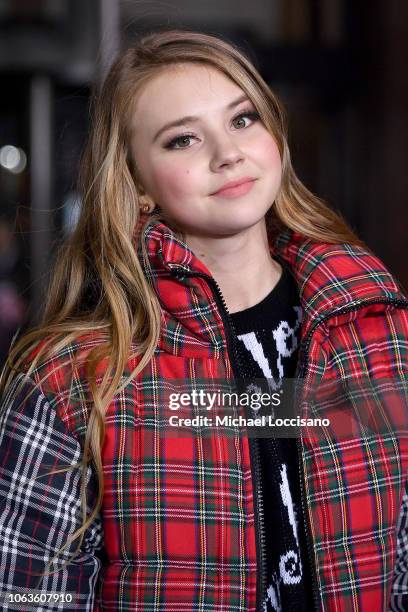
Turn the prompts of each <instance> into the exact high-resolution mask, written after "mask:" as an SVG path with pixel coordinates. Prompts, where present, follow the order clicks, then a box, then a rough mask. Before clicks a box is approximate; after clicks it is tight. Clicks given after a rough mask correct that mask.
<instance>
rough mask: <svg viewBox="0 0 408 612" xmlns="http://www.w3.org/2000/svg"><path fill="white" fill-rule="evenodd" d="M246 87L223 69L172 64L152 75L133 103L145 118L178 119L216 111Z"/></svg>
mask: <svg viewBox="0 0 408 612" xmlns="http://www.w3.org/2000/svg"><path fill="white" fill-rule="evenodd" d="M242 93H243V90H242V89H241V88H240V87H239V85H237V84H236V83H235V82H234V81H233V80H232V79H230V78H229V77H228V76H227V75H225V74H224V73H223V72H221V71H220V70H218V69H217V68H214V67H212V66H209V65H204V64H198V63H196V64H194V63H185V64H177V65H175V66H169V67H166V68H164V69H163V70H161V71H160V72H159V73H158V74H156V75H154V76H153V77H151V78H150V79H149V80H148V81H147V83H145V85H144V86H143V87H142V89H141V91H140V92H139V94H138V96H137V98H136V100H135V104H134V116H136V117H137V118H138V119H139V120H140V117H141V116H143V122H148V123H149V122H150V121H151V120H154V121H155V122H156V120H159V119H166V120H171V119H177V118H178V117H182V116H184V115H186V116H187V115H200V114H201V113H204V112H211V111H216V110H217V109H221V108H223V107H224V106H225V105H226V104H228V103H229V102H231V101H232V100H234V99H235V98H237V96H239V95H240V94H241V95H242Z"/></svg>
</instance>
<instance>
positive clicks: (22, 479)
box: [0, 375, 103, 612]
mask: <svg viewBox="0 0 408 612" xmlns="http://www.w3.org/2000/svg"><path fill="white" fill-rule="evenodd" d="M21 380H22V375H20V376H19V377H17V378H16V379H15V381H14V382H13V384H12V386H11V387H10V389H9V390H8V392H7V394H6V395H5V397H3V398H2V402H1V405H0V597H1V601H0V609H2V610H10V611H11V610H13V611H14V610H24V611H29V610H35V611H37V612H38V611H43V610H44V611H45V610H46V611H47V612H48V611H49V610H64V611H66V610H77V611H91V610H93V609H94V603H95V598H96V590H97V582H98V576H99V571H100V567H101V561H100V559H99V558H98V556H97V551H99V550H101V548H102V547H103V530H102V523H101V519H100V515H98V517H97V518H96V520H95V521H94V522H93V523H92V525H90V527H89V528H88V529H87V531H86V532H85V536H84V539H83V541H82V545H81V549H80V552H79V553H78V555H77V556H76V557H75V559H74V561H73V562H70V563H69V564H68V565H65V567H63V568H62V569H61V566H62V565H63V564H64V562H66V560H67V559H68V558H69V557H70V556H71V555H72V553H73V552H74V551H75V550H76V548H77V546H78V540H75V541H74V542H73V543H71V544H70V545H69V546H68V547H67V548H66V549H65V550H64V551H63V552H62V553H61V554H60V555H59V557H58V560H57V561H55V562H54V563H53V565H52V566H51V568H49V570H48V571H53V572H54V573H52V574H50V575H48V576H45V577H44V578H42V579H41V582H40V583H39V580H40V577H39V575H38V576H37V575H35V574H36V573H37V574H40V573H41V572H43V571H44V570H45V569H46V565H47V562H48V561H49V560H50V559H51V558H52V557H53V556H54V555H55V554H56V552H57V551H58V549H59V548H60V547H61V546H63V544H65V542H66V541H67V538H68V536H69V535H71V534H73V533H74V532H75V531H76V530H77V529H78V528H79V527H80V526H81V524H82V512H81V498H80V485H81V469H80V468H79V467H78V468H74V469H72V470H69V471H65V472H61V473H59V474H53V475H48V476H47V475H46V474H47V473H48V472H50V471H51V470H55V469H58V468H61V467H64V466H68V465H74V464H75V463H77V462H78V461H79V460H80V457H81V452H82V451H81V446H80V444H79V441H78V440H77V438H76V437H75V436H74V435H73V434H72V433H71V432H70V431H69V430H68V429H67V426H66V425H65V423H64V422H63V421H62V419H61V418H60V417H59V415H58V414H57V412H56V410H55V409H54V408H52V407H51V405H50V402H49V401H48V399H47V397H46V396H44V394H43V393H42V392H41V391H40V390H38V389H37V388H35V385H34V383H33V381H31V380H30V379H27V380H26V381H25V382H24V386H23V388H22V389H21V390H18V388H17V386H18V385H19V384H20V382H21ZM33 389H35V390H34V391H33ZM31 391H33V393H32V394H31V396H30V397H29V398H28V399H25V398H26V397H27V395H28V394H29V393H30V392H31ZM39 476H40V478H38V477H39ZM94 483H95V475H94V474H93V473H92V469H91V467H90V466H88V473H87V493H88V495H90V498H91V494H92V492H94V486H95V484H94ZM89 510H90V508H89V507H88V512H89ZM58 569H59V571H54V570H58ZM34 589H38V590H35V591H34ZM40 594H41V597H40ZM50 594H51V595H50ZM67 594H71V595H68V600H69V599H70V598H71V597H72V601H67V598H66V595H67ZM22 596H23V597H22ZM11 597H12V598H13V599H14V603H7V601H9V600H10V598H11ZM34 597H37V599H36V600H35V599H33V598H34ZM44 599H46V600H48V601H46V602H44Z"/></svg>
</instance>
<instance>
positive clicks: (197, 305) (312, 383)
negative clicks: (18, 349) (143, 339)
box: [0, 221, 408, 612]
mask: <svg viewBox="0 0 408 612" xmlns="http://www.w3.org/2000/svg"><path fill="white" fill-rule="evenodd" d="M141 239H142V240H144V242H145V244H146V248H147V253H148V259H147V260H144V259H143V256H142V254H141V251H139V255H140V258H141V260H142V263H143V266H144V269H145V272H146V275H147V277H148V278H149V280H150V282H151V284H152V286H153V287H154V290H155V291H156V293H157V295H158V297H159V299H160V303H161V306H162V323H163V328H162V334H161V338H160V342H159V345H158V347H157V350H156V352H155V354H154V357H153V359H152V360H151V362H150V363H149V364H148V365H146V366H145V368H144V369H143V370H142V372H141V373H140V374H139V375H138V376H137V377H136V379H135V380H133V381H132V382H130V383H127V384H126V385H124V388H123V389H122V390H121V391H120V392H119V393H118V394H117V396H116V398H115V400H114V401H113V402H112V404H111V405H110V406H109V408H108V411H107V415H106V435H105V440H104V444H103V453H102V454H103V470H104V476H105V491H104V499H103V507H102V511H101V512H100V514H99V516H98V517H97V519H96V520H95V521H94V522H93V524H92V525H90V526H89V528H88V530H87V532H86V534H85V538H84V541H83V543H82V546H81V550H80V554H79V555H78V556H77V557H76V559H75V560H74V562H73V563H71V564H70V565H68V566H67V567H65V568H63V569H62V570H61V571H59V572H58V573H54V574H53V575H51V576H48V577H46V578H45V579H43V580H42V581H41V583H40V586H39V589H38V593H37V595H39V593H40V592H41V593H42V594H49V593H54V594H55V593H57V594H58V593H59V594H60V597H61V594H64V593H65V594H71V596H72V603H70V602H67V601H65V604H64V607H63V608H61V607H60V608H58V605H57V603H51V602H49V603H47V604H42V606H43V607H38V606H40V604H38V603H37V604H31V603H30V599H29V597H31V598H32V597H34V594H35V593H36V592H35V591H34V590H33V589H34V587H35V586H38V585H37V580H38V578H36V576H35V575H34V574H35V572H41V571H43V569H44V563H45V562H46V561H47V560H48V559H49V558H50V557H52V556H53V554H55V552H56V551H57V550H58V548H60V547H61V546H62V545H63V544H64V543H65V542H66V540H67V538H68V536H69V535H71V534H72V533H74V532H75V530H76V529H77V528H78V527H79V526H80V524H81V508H80V474H79V471H78V470H76V469H74V470H71V471H69V472H68V473H66V472H62V473H59V474H55V475H51V476H50V475H46V474H47V472H48V471H49V470H50V469H56V468H58V467H62V466H64V465H74V464H75V463H76V462H77V461H78V459H79V458H80V456H81V449H82V445H83V440H84V432H85V428H86V424H87V421H88V418H89V414H90V407H91V406H90V403H89V402H88V401H87V400H88V399H89V397H90V395H89V388H88V385H87V382H86V374H85V366H84V365H83V364H81V361H80V360H78V362H77V365H75V366H74V367H73V366H72V360H73V358H74V357H83V356H85V355H86V354H87V352H88V351H89V350H90V349H91V348H93V347H95V346H96V345H98V344H101V343H102V342H104V339H103V337H101V336H100V335H98V333H95V334H92V335H87V336H84V337H82V338H80V339H79V340H78V341H76V342H72V343H71V344H70V345H69V346H68V347H67V348H65V349H63V350H61V351H60V353H59V354H58V355H57V356H55V357H54V358H52V359H50V360H49V361H47V362H46V363H44V364H42V366H40V367H38V368H37V369H36V370H35V372H34V373H33V375H32V377H31V378H30V379H28V380H26V382H25V387H24V389H23V391H22V392H21V393H20V394H19V395H18V394H17V393H15V392H14V389H15V388H16V385H17V382H19V380H20V378H21V377H19V376H17V377H16V380H15V384H14V385H13V386H12V387H11V388H10V389H9V391H8V393H7V395H6V396H5V397H4V398H3V404H2V408H1V411H0V449H1V452H0V465H1V468H2V469H1V472H0V487H1V488H0V494H1V500H0V503H1V509H2V513H1V519H0V553H1V555H0V558H1V563H0V565H1V571H0V591H1V592H2V593H3V597H6V595H5V594H7V593H8V595H10V593H15V594H20V595H21V596H24V597H26V600H25V601H27V603H26V604H25V606H26V607H24V606H23V607H24V609H25V610H29V609H35V610H39V609H41V610H50V609H64V610H68V609H69V610H71V609H72V610H110V611H112V612H113V611H115V612H116V611H117V610H129V611H130V610H132V611H133V610H139V611H143V612H150V611H151V612H153V611H159V610H166V611H168V612H176V611H177V612H192V611H193V610H194V611H196V610H197V611H199V610H200V611H208V612H210V611H211V612H215V611H219V612H221V611H224V612H235V611H236V612H238V611H240V612H244V611H255V610H257V592H259V589H260V588H261V587H262V569H263V568H262V566H261V565H262V554H263V552H264V551H262V550H261V548H262V546H261V542H262V537H259V535H260V533H261V530H262V516H261V509H260V506H259V504H260V500H259V499H258V496H257V487H258V484H259V482H257V472H256V469H255V467H254V461H253V459H254V456H253V454H252V451H251V445H250V443H249V440H248V438H247V437H246V436H245V435H243V434H242V432H241V433H240V432H239V431H237V432H235V434H234V435H229V436H227V435H223V434H222V432H216V431H214V433H213V434H212V435H210V436H208V435H206V436H201V435H200V434H199V433H197V434H196V435H195V436H191V437H188V436H186V437H182V438H177V437H174V436H173V437H171V436H163V435H161V434H162V432H161V425H160V414H159V412H158V406H159V405H160V403H161V402H163V401H165V396H166V393H167V392H168V388H167V387H168V383H169V381H171V380H172V379H187V380H190V381H195V380H197V381H198V380H200V381H205V380H209V379H224V380H232V379H233V377H234V376H237V375H239V371H238V370H237V364H236V360H235V354H234V338H233V333H232V331H233V330H232V329H231V328H230V323H229V318H228V313H227V312H226V310H225V306H224V304H223V300H222V296H221V294H220V292H219V289H218V287H217V285H216V283H215V281H214V279H213V278H212V277H211V275H210V273H209V271H208V270H207V268H206V267H205V266H204V264H203V263H202V262H201V261H199V260H198V259H197V258H196V257H195V256H194V254H193V253H192V252H191V251H190V250H189V249H188V248H187V247H186V245H185V244H183V243H181V242H180V241H179V240H178V239H177V238H176V236H175V235H174V234H173V233H172V232H171V231H170V230H169V228H168V227H166V226H165V225H163V224H162V223H160V222H157V221H156V222H153V223H151V224H150V225H148V226H147V228H146V229H145V230H144V232H143V234H142V236H141ZM271 252H272V254H273V256H274V257H276V258H278V259H281V261H282V262H285V263H286V264H287V265H288V266H289V267H290V269H291V270H292V273H293V275H294V278H295V279H296V282H297V285H298V288H299V292H300V296H301V304H302V308H303V323H302V331H301V345H300V351H299V371H298V375H299V377H300V378H302V377H303V379H304V384H303V388H302V393H303V395H302V404H301V405H302V410H303V411H304V414H305V415H311V414H312V413H313V414H320V415H321V414H322V413H324V416H325V417H330V420H331V427H329V428H322V429H321V430H319V431H316V428H315V429H314V430H313V431H312V429H305V430H304V431H303V433H302V439H301V440H300V441H299V450H300V470H301V473H302V484H303V495H304V505H305V509H306V515H307V518H308V520H307V526H306V527H307V532H308V534H309V535H308V537H309V545H310V550H309V555H310V563H311V565H312V567H313V577H314V579H313V582H314V584H313V590H314V598H315V603H316V610H325V611H330V612H331V611H333V612H335V611H336V612H349V611H355V612H357V611H362V612H366V611H368V610H370V611H373V612H374V611H375V612H380V611H386V610H388V609H392V610H404V609H408V603H407V602H408V498H407V495H406V491H405V487H406V481H407V469H408V435H407V429H408V428H407V426H406V421H407V418H406V417H407V408H408V401H407V398H408V391H407V370H408V360H407V354H408V346H407V339H408V311H407V308H408V300H407V299H406V297H404V295H403V294H402V292H401V290H400V288H399V287H398V285H397V284H396V281H395V280H394V279H393V277H392V276H391V275H390V274H389V272H388V271H387V270H386V269H385V267H384V266H383V264H382V263H381V262H380V261H379V260H378V259H377V258H376V257H374V256H373V255H371V254H369V253H367V252H366V251H364V250H363V249H361V248H358V247H352V246H349V245H328V244H318V243H313V242H312V241H310V240H306V239H304V238H302V237H301V236H300V235H297V234H294V233H292V232H290V231H287V232H285V233H284V234H282V235H281V236H280V237H279V239H278V241H277V242H276V244H275V245H273V246H271ZM70 363H71V365H70ZM136 364H137V360H136V359H129V363H128V367H127V369H126V371H125V372H124V376H123V380H124V381H125V379H126V377H127V375H128V374H129V373H130V372H131V371H132V369H134V367H135V366H136ZM103 373H104V368H103V365H102V366H101V368H100V376H101V377H102V376H103ZM34 383H37V386H36V387H35V388H34ZM33 389H34V391H33ZM28 390H31V391H33V392H32V394H31V396H30V397H29V398H28V399H27V400H25V396H26V395H27V391H28ZM87 487H88V494H89V507H88V511H89V510H90V508H91V506H92V503H93V502H94V500H95V487H96V481H95V473H94V470H93V467H90V468H89V470H88V481H87ZM74 550H75V543H74V544H73V545H70V546H69V547H68V548H67V549H66V551H64V553H62V555H61V560H64V559H66V558H67V557H68V556H69V555H70V554H72V552H73V551H74ZM59 565H60V563H56V564H55V568H58V567H59ZM30 594H31V595H30ZM68 598H69V597H68ZM59 601H61V599H60V600H59ZM30 605H34V607H33V608H30V607H29V606H30ZM259 605H260V604H259V602H258V606H259ZM13 606H17V604H16V603H14V604H13V603H9V604H8V607H5V608H4V609H7V610H14V609H21V604H20V607H13ZM35 606H37V607H35ZM404 606H405V607H404Z"/></svg>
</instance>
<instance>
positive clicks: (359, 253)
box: [139, 219, 408, 343]
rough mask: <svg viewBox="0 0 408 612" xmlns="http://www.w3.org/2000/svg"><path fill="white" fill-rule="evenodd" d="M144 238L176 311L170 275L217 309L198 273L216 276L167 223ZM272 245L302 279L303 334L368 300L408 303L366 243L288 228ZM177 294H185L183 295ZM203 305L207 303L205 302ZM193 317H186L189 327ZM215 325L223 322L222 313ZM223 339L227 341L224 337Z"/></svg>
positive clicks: (157, 280)
mask: <svg viewBox="0 0 408 612" xmlns="http://www.w3.org/2000/svg"><path fill="white" fill-rule="evenodd" d="M140 238H141V241H143V242H144V244H145V247H146V252H147V254H148V259H147V260H146V258H144V257H143V255H142V252H141V250H140V249H139V257H140V258H141V262H142V265H143V268H144V271H145V273H146V275H147V276H148V278H149V279H150V281H151V283H152V285H153V286H154V288H155V290H156V293H157V294H158V296H159V299H160V300H161V302H162V304H163V305H164V306H165V308H166V309H170V310H169V312H170V313H172V312H173V314H174V310H172V308H173V309H174V306H175V304H174V302H173V300H172V297H171V295H170V294H169V292H170V293H171V291H172V290H174V291H175V286H173V287H170V285H169V282H167V283H164V284H163V282H161V281H162V280H163V279H164V278H167V279H168V281H169V279H173V282H174V283H180V282H181V283H182V284H183V285H184V286H185V287H186V288H188V287H189V288H190V289H191V288H192V287H195V289H196V290H197V292H198V293H197V295H199V296H200V298H201V299H202V300H205V299H206V300H207V304H206V308H207V309H208V299H210V306H211V308H215V309H217V308H216V305H215V304H214V300H213V298H212V295H211V294H212V292H211V290H210V288H209V287H208V284H207V283H206V282H205V280H203V279H200V278H199V277H197V275H200V274H201V275H206V276H208V277H212V275H211V273H210V271H209V270H208V268H207V267H206V266H205V265H204V263H203V262H202V261H201V260H200V259H198V258H197V257H196V256H195V255H194V253H193V252H192V251H191V250H190V249H189V247H188V246H187V245H186V244H185V243H184V242H183V241H182V240H180V239H179V238H178V237H177V235H176V234H175V233H174V232H173V231H172V230H171V229H170V228H169V227H168V226H167V225H165V224H164V223H163V222H161V221H158V220H155V219H153V220H151V221H150V222H148V223H147V224H145V226H144V228H143V229H142V231H141V236H140ZM141 241H139V244H141ZM270 249H271V254H272V256H273V257H275V258H277V259H278V260H280V261H281V262H282V263H284V264H286V265H287V266H288V267H289V270H290V271H291V272H292V275H293V277H294V279H295V281H296V283H297V286H298V290H299V295H300V300H301V305H302V309H303V325H302V328H303V329H302V336H304V335H305V334H307V332H308V331H309V329H310V328H311V327H312V326H313V325H314V324H315V323H316V321H319V320H321V319H326V318H328V317H330V316H333V317H335V316H336V315H337V314H339V313H341V312H343V311H344V310H347V311H348V310H352V309H353V308H355V309H357V308H358V307H360V306H361V305H362V304H363V303H367V304H369V303H370V302H375V303H386V302H393V301H394V302H395V301H404V302H406V298H405V296H404V295H403V293H402V291H401V289H400V287H399V286H398V284H397V282H396V281H395V279H394V278H393V277H392V276H391V274H390V273H389V272H388V270H387V269H386V268H385V266H384V264H383V263H382V262H381V261H380V260H379V259H378V258H377V257H376V256H375V255H373V254H372V253H370V252H369V251H368V250H366V249H364V248H362V247H358V246H352V245H349V244H328V243H318V242H314V241H312V240H310V239H308V238H305V237H304V236H302V235H301V234H299V233H296V232H293V231H292V230H289V229H287V230H285V231H284V232H283V233H281V234H279V236H278V237H277V239H276V241H275V242H274V243H273V244H270ZM175 273H176V274H178V278H176V277H175V276H174V274H175ZM183 273H185V274H184V275H183ZM194 275H195V278H194ZM203 283H204V284H206V286H207V287H206V290H205V289H204V287H203ZM176 293H177V295H178V297H179V298H180V293H179V292H176ZM174 295H175V294H173V297H174ZM190 298H191V299H193V298H192V296H190ZM188 301H189V300H188V299H187V302H188ZM187 302H185V303H184V304H183V306H184V309H183V311H184V312H185V313H187V312H189V313H190V314H191V317H192V318H194V316H195V312H194V309H195V308H196V307H197V306H198V303H197V302H196V303H193V302H194V299H193V302H190V303H189V304H188V303H187ZM407 303H408V302H407ZM200 306H201V307H203V303H202V302H201V303H200ZM187 319H188V316H185V318H184V320H183V325H186V323H187ZM212 323H213V324H215V325H216V324H217V316H215V319H214V320H213V321H212ZM219 323H220V321H218V324H219ZM195 331H197V329H196V330H195ZM218 340H219V341H220V342H221V343H224V340H223V338H219V339H218Z"/></svg>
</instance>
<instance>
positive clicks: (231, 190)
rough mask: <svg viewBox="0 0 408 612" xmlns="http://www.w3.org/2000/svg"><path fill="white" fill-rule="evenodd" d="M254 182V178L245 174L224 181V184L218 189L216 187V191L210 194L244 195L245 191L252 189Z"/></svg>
mask: <svg viewBox="0 0 408 612" xmlns="http://www.w3.org/2000/svg"><path fill="white" fill-rule="evenodd" d="M254 182H255V179H253V178H252V177H250V176H245V177H243V178H241V179H238V180H236V181H229V182H228V183H225V185H223V186H222V187H221V188H220V189H218V191H215V192H214V193H213V194H211V195H217V196H227V197H235V196H239V195H244V194H245V193H248V191H250V189H252V186H253V184H254Z"/></svg>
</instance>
